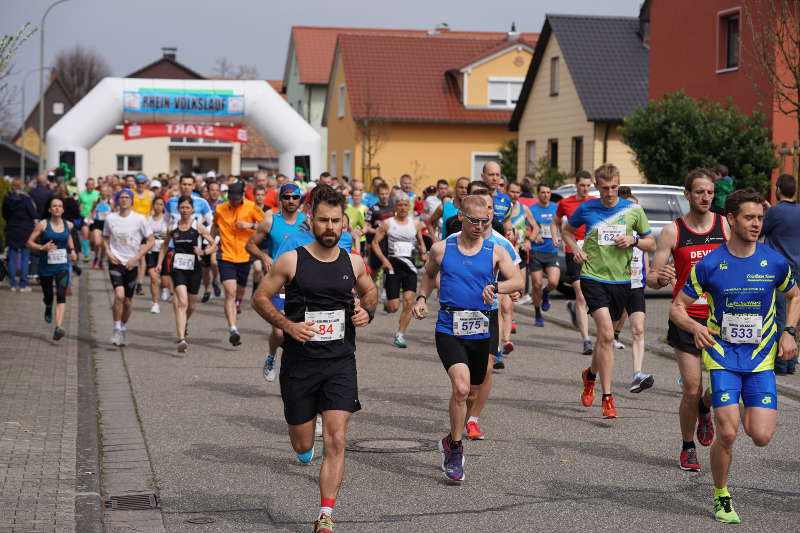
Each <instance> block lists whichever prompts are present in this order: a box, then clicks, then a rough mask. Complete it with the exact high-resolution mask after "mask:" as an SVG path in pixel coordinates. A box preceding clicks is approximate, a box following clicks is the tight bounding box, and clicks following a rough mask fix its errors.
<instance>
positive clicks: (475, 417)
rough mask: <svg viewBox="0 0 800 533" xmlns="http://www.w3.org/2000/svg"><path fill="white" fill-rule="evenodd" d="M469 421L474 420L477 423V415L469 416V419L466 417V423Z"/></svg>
mask: <svg viewBox="0 0 800 533" xmlns="http://www.w3.org/2000/svg"><path fill="white" fill-rule="evenodd" d="M470 422H475V423H476V424H477V423H478V417H477V416H471V417H469V419H467V424H469V423H470Z"/></svg>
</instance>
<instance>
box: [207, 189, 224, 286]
mask: <svg viewBox="0 0 800 533" xmlns="http://www.w3.org/2000/svg"><path fill="white" fill-rule="evenodd" d="M206 191H207V193H208V200H207V201H208V205H209V206H210V207H211V216H212V217H213V216H214V213H215V212H216V210H217V206H218V205H220V204H221V203H224V202H225V200H223V199H222V186H221V185H220V184H219V183H217V182H211V183H209V184H208V186H207V187H206ZM227 191H228V186H227V185H225V192H227ZM217 240H219V239H217ZM217 244H218V243H217ZM209 258H210V259H211V261H210V263H211V276H210V277H211V287H212V288H213V289H214V298H219V297H220V296H222V285H221V284H220V282H219V265H218V264H217V254H212V255H210V256H209Z"/></svg>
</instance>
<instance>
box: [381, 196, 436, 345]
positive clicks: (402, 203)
mask: <svg viewBox="0 0 800 533" xmlns="http://www.w3.org/2000/svg"><path fill="white" fill-rule="evenodd" d="M410 203H411V198H410V197H409V196H408V195H407V194H406V193H404V192H400V193H397V195H395V197H394V216H393V217H390V218H387V219H386V220H384V221H383V222H382V223H381V225H380V226H379V227H378V231H377V232H376V233H375V238H374V239H373V240H372V253H373V254H375V257H377V258H378V261H379V262H380V264H381V265H383V269H384V271H385V272H387V274H386V278H385V281H384V283H383V285H384V288H385V289H386V305H385V307H384V308H385V309H386V311H387V312H389V313H396V312H397V311H398V309H400V297H401V296H402V298H403V311H402V312H401V313H400V321H399V324H398V326H397V332H396V333H395V335H394V345H395V346H397V347H398V348H406V347H407V346H408V345H407V344H406V338H405V333H406V329H407V328H408V324H409V322H411V308H412V307H413V306H414V295H415V294H416V293H417V267H416V266H415V265H414V262H413V260H412V258H413V256H414V249H415V248H416V249H417V251H418V252H419V254H420V256H421V258H422V260H423V261H425V260H426V259H427V248H426V246H425V242H424V241H423V239H422V223H421V222H418V221H415V220H414V218H413V217H411V216H409V209H408V206H409V205H410ZM384 238H386V239H387V241H388V244H387V246H386V248H387V250H388V254H384V253H383V250H382V243H383V240H384Z"/></svg>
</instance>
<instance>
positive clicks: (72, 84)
mask: <svg viewBox="0 0 800 533" xmlns="http://www.w3.org/2000/svg"><path fill="white" fill-rule="evenodd" d="M54 68H55V71H56V76H58V80H59V81H60V82H61V84H62V85H63V86H64V89H66V91H67V92H68V93H69V95H70V96H71V97H72V99H73V101H75V102H77V101H78V100H80V99H81V98H83V97H84V96H86V94H87V93H88V92H89V91H91V90H92V89H93V88H94V86H95V85H97V84H98V83H99V82H100V80H102V79H103V78H105V77H106V76H110V75H111V68H110V67H109V66H108V63H107V62H106V60H105V59H103V57H102V56H101V55H100V54H98V53H97V52H96V51H95V50H92V49H89V48H84V47H82V46H81V45H79V44H77V45H75V46H74V47H72V48H70V49H67V50H61V51H60V52H58V54H57V55H56V61H55V67H54Z"/></svg>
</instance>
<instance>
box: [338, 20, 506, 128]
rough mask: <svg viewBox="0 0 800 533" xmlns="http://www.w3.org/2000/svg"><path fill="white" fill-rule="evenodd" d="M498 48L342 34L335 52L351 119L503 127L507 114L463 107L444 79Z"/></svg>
mask: <svg viewBox="0 0 800 533" xmlns="http://www.w3.org/2000/svg"><path fill="white" fill-rule="evenodd" d="M499 44H500V43H499V41H498V40H488V39H472V38H463V39H458V38H454V37H450V38H447V39H439V38H436V37H428V36H424V37H409V36H403V37H397V36H393V37H389V36H385V35H351V34H342V35H341V36H340V37H339V45H338V47H339V48H338V49H339V50H340V60H341V61H343V64H344V74H345V80H346V87H347V98H348V99H349V104H350V110H351V112H352V114H353V118H355V119H362V118H372V119H379V120H388V121H393V122H399V121H405V122H468V123H487V124H503V123H506V122H508V120H509V119H510V118H511V111H505V110H495V109H467V108H465V107H464V105H463V104H462V103H461V101H460V90H459V88H458V87H457V84H456V82H455V78H454V77H453V76H449V75H448V74H447V73H448V72H450V71H453V70H457V69H459V68H461V67H463V66H464V65H467V64H470V63H472V62H474V61H475V60H476V58H478V57H481V56H482V55H483V54H485V55H488V54H489V53H492V52H493V51H497V48H498V45H499ZM329 97H330V95H329Z"/></svg>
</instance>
